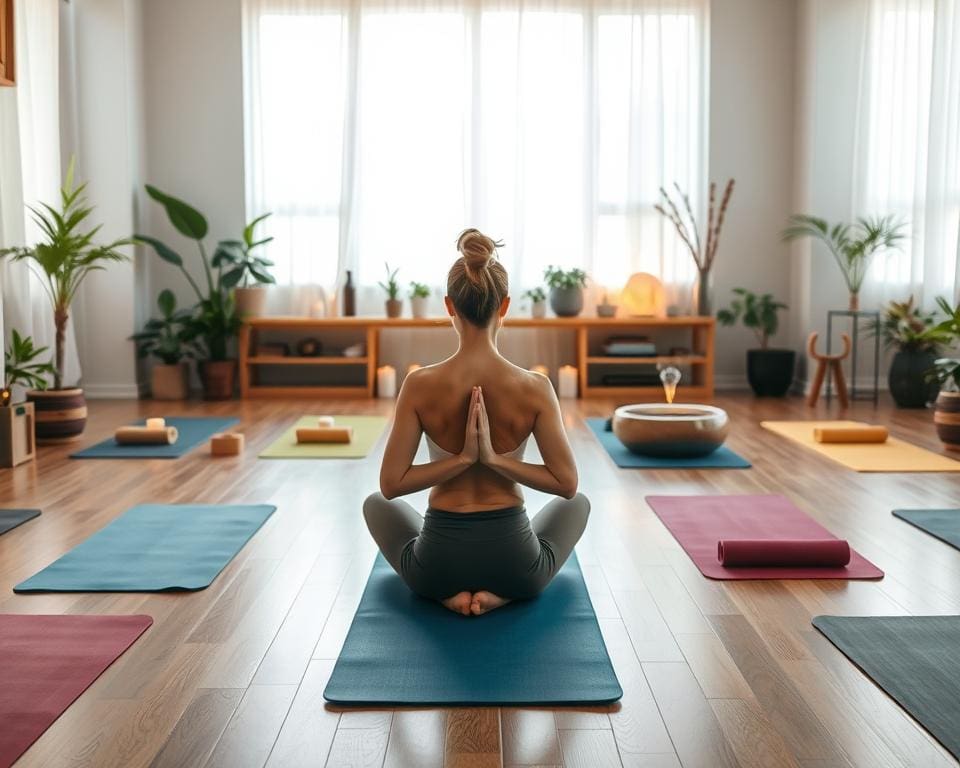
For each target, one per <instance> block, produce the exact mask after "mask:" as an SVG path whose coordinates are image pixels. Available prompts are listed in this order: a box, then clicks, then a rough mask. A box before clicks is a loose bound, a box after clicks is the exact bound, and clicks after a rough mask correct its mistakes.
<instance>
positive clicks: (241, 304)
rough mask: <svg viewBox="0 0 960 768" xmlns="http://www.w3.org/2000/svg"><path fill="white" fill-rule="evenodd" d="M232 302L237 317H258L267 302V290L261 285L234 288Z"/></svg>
mask: <svg viewBox="0 0 960 768" xmlns="http://www.w3.org/2000/svg"><path fill="white" fill-rule="evenodd" d="M233 300H234V304H235V306H236V312H237V315H238V316H239V317H260V315H262V314H263V307H264V305H265V304H266V302H267V288H266V286H263V285H252V286H250V287H249V288H234V290H233Z"/></svg>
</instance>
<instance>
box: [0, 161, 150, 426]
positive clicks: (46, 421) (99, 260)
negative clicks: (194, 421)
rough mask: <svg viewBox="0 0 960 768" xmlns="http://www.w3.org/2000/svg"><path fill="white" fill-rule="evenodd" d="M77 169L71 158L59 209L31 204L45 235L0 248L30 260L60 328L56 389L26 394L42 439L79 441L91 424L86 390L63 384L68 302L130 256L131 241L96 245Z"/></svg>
mask: <svg viewBox="0 0 960 768" xmlns="http://www.w3.org/2000/svg"><path fill="white" fill-rule="evenodd" d="M73 171H74V161H73V160H71V161H70V166H69V167H68V168H67V175H66V178H65V179H64V182H63V186H62V187H61V189H60V209H59V210H57V209H55V208H54V207H53V206H51V205H48V204H47V203H40V207H39V208H34V207H30V208H29V210H30V212H31V213H32V214H33V220H34V221H35V222H36V223H37V225H38V226H39V227H40V229H41V230H42V231H43V234H44V237H45V239H44V240H43V241H42V242H40V243H37V244H36V245H34V246H32V247H28V248H22V247H18V248H4V249H2V250H0V257H2V256H12V258H13V259H14V261H26V262H28V264H29V266H30V268H31V269H32V271H33V272H34V274H36V275H37V277H38V278H39V279H40V281H41V283H42V284H43V286H44V288H45V289H46V292H47V295H48V296H49V297H50V302H51V304H52V305H53V322H54V326H55V328H56V340H55V344H54V350H55V351H54V359H55V362H54V372H53V387H52V388H50V389H43V390H41V389H34V390H31V391H29V392H27V400H28V401H30V402H32V403H33V404H34V407H35V408H36V411H37V413H38V417H37V440H38V441H39V442H66V441H70V440H76V439H77V438H79V437H80V435H81V434H82V433H83V430H84V427H85V426H86V424H87V403H86V399H85V398H84V396H83V389H81V388H80V387H78V386H75V387H66V386H64V382H63V364H64V355H65V353H66V336H67V323H68V322H69V321H70V305H71V304H72V302H73V299H74V297H75V296H76V295H77V290H78V289H79V288H80V284H81V283H82V282H83V279H84V278H85V277H86V276H87V275H89V274H90V273H91V272H94V271H98V270H102V269H105V268H106V265H107V264H108V263H110V262H116V261H126V259H127V256H126V255H125V254H123V253H120V251H119V249H120V248H121V247H123V246H125V245H129V244H130V242H131V241H130V240H114V241H113V242H112V243H108V244H106V245H97V244H96V243H94V241H93V240H94V238H95V237H96V236H97V232H98V231H99V230H100V227H99V226H95V227H92V228H90V229H87V228H86V226H85V225H86V222H87V219H88V218H89V217H90V214H91V213H93V210H94V209H93V207H92V206H88V205H87V200H86V195H85V194H84V190H85V189H86V186H87V185H86V184H85V183H84V184H80V185H79V186H76V187H75V186H74V183H73ZM39 414H42V416H40V415H39Z"/></svg>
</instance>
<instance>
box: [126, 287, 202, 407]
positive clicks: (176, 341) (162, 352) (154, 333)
mask: <svg viewBox="0 0 960 768" xmlns="http://www.w3.org/2000/svg"><path fill="white" fill-rule="evenodd" d="M157 306H158V307H159V308H160V317H159V318H151V319H150V320H148V321H147V323H146V325H145V326H144V328H143V330H142V331H140V333H135V334H134V335H133V336H131V337H130V338H131V339H133V340H134V341H135V342H136V344H137V356H138V357H139V358H140V359H144V358H146V357H149V356H150V355H152V356H153V357H155V358H156V359H157V360H159V361H160V362H159V363H157V364H156V365H154V366H153V369H152V370H151V371H150V393H151V395H152V396H153V399H154V400H185V399H186V397H187V394H188V392H189V386H188V381H189V379H188V376H189V373H190V371H189V368H188V365H187V359H189V358H192V357H194V356H195V352H196V344H195V341H194V339H193V335H192V330H191V327H190V318H191V313H190V310H186V309H182V310H177V298H176V296H174V295H173V291H171V290H169V289H164V290H162V291H160V295H159V296H157Z"/></svg>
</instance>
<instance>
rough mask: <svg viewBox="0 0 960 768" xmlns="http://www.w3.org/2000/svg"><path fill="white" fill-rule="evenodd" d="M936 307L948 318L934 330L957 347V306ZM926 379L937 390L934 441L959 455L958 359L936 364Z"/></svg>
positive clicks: (959, 326) (940, 301)
mask: <svg viewBox="0 0 960 768" xmlns="http://www.w3.org/2000/svg"><path fill="white" fill-rule="evenodd" d="M937 304H938V306H939V307H940V309H941V310H942V311H943V313H944V314H945V315H946V316H947V317H946V319H945V320H943V321H942V322H941V323H939V325H937V326H935V327H936V328H937V329H938V330H940V331H942V332H943V333H944V334H945V336H944V338H946V339H949V341H950V342H951V343H956V341H957V340H958V339H960V304H958V305H957V306H956V307H951V306H950V305H949V304H948V303H947V302H946V300H945V299H943V298H938V299H937ZM929 376H930V378H931V379H932V380H933V381H935V382H936V383H937V384H938V385H939V386H940V393H939V394H938V395H937V399H936V401H935V402H934V405H933V423H934V426H935V427H936V429H937V437H939V438H940V441H941V442H942V443H943V444H944V446H945V447H946V448H947V449H948V450H951V451H960V359H958V358H955V357H942V358H940V359H939V360H936V361H935V362H934V364H933V368H932V369H931V371H930V373H929Z"/></svg>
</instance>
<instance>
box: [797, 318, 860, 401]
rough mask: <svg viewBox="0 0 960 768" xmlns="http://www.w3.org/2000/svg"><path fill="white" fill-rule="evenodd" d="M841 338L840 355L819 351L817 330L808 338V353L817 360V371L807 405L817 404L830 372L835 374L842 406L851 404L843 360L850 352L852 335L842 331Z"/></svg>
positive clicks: (835, 382) (834, 378) (834, 379)
mask: <svg viewBox="0 0 960 768" xmlns="http://www.w3.org/2000/svg"><path fill="white" fill-rule="evenodd" d="M840 339H841V341H843V352H841V353H840V354H838V355H821V354H820V353H818V352H817V332H816V331H814V332H813V333H811V334H810V337H809V338H808V339H807V354H808V355H809V356H810V359H811V360H816V361H817V371H816V373H815V374H814V375H813V384H812V385H811V386H810V394H808V395H807V405H809V406H810V407H811V408H812V407H813V406H815V405H816V404H817V400H819V399H820V390H821V389H822V388H823V382H824V381H825V380H826V378H827V375H828V373H829V372H832V374H833V383H834V385H835V386H836V387H837V400H839V401H840V407H841V408H846V407H847V406H848V405H850V398H849V397H848V396H847V382H846V380H845V379H844V378H843V367H842V366H841V362H842V361H843V360H845V359H846V357H847V356H848V355H849V354H850V337H849V336H848V335H847V334H845V333H842V334H840Z"/></svg>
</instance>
